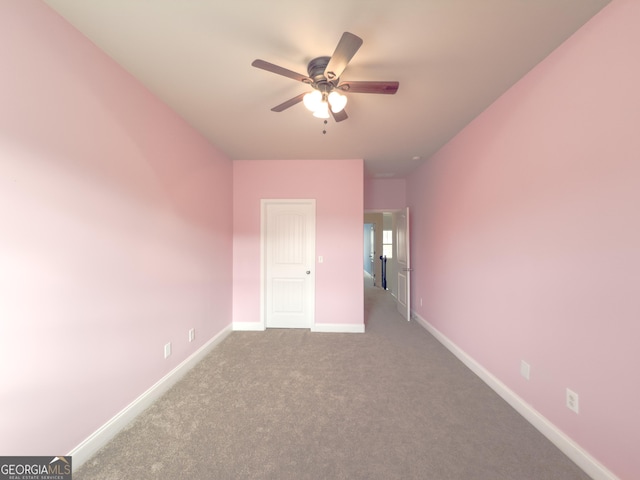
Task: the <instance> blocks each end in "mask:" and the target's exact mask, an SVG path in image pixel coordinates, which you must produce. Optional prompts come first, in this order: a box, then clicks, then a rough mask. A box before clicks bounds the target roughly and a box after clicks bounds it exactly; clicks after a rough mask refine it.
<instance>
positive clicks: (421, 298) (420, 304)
mask: <svg viewBox="0 0 640 480" xmlns="http://www.w3.org/2000/svg"><path fill="white" fill-rule="evenodd" d="M420 306H422V298H421V299H420Z"/></svg>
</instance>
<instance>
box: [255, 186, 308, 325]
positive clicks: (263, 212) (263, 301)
mask: <svg viewBox="0 0 640 480" xmlns="http://www.w3.org/2000/svg"><path fill="white" fill-rule="evenodd" d="M274 204H280V205H282V204H306V205H311V206H313V211H314V212H315V211H316V200H315V199H313V198H312V199H308V198H303V199H261V200H260V324H259V327H260V329H262V330H266V328H267V321H266V305H267V298H266V287H267V276H266V275H267V271H266V260H267V258H266V247H267V237H266V232H267V229H266V220H267V206H268V205H274ZM311 240H312V242H313V243H312V244H313V248H312V250H313V255H312V258H313V259H314V263H313V265H311V266H310V268H311V273H310V274H309V280H310V281H311V282H312V285H313V288H312V291H313V295H311V297H310V298H309V302H310V303H309V309H310V312H311V322H310V325H309V328H311V329H313V328H314V326H315V276H316V272H315V217H314V231H313V232H312V236H311Z"/></svg>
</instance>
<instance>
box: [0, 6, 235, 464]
mask: <svg viewBox="0 0 640 480" xmlns="http://www.w3.org/2000/svg"><path fill="white" fill-rule="evenodd" d="M0 67H1V69H2V72H3V73H2V75H0V105H1V108H0V172H1V173H0V219H2V221H1V222H0V229H1V232H0V432H2V434H1V435H0V452H1V453H2V455H52V454H54V453H55V454H61V453H62V454H64V453H67V452H69V451H70V450H71V449H72V448H74V447H76V446H77V445H78V444H79V443H80V442H81V441H83V440H84V439H85V438H86V437H87V436H88V435H90V434H91V433H93V432H94V431H95V430H96V429H97V428H99V427H100V426H102V425H103V424H104V423H105V422H106V421H107V420H109V419H110V418H112V417H113V416H114V415H115V414H116V413H118V412H119V411H120V410H121V409H122V408H124V407H125V406H126V405H128V404H129V403H130V402H132V401H133V400H134V399H135V398H136V397H138V396H139V395H140V394H141V393H143V392H144V391H145V390H147V389H148V388H149V387H151V386H152V385H153V384H154V383H155V382H156V381H158V380H159V379H160V378H162V377H163V376H164V375H165V374H167V373H168V372H169V371H170V370H172V369H173V368H174V367H176V365H178V364H179V363H180V362H181V361H182V360H184V359H185V358H187V357H188V356H189V355H191V354H192V353H194V351H195V350H197V349H198V348H199V347H201V346H202V345H203V344H204V343H205V342H206V341H207V340H208V339H210V338H212V337H213V336H215V335H216V334H217V333H218V332H220V331H221V330H222V329H223V328H224V327H226V326H228V325H229V324H230V323H231V300H230V299H231V249H232V211H231V201H232V194H231V183H232V167H231V162H230V161H228V160H227V159H226V158H224V157H223V156H222V155H221V154H220V153H219V152H218V151H216V150H215V149H214V148H213V147H212V146H211V145H210V144H209V143H207V142H206V141H205V140H204V139H203V138H202V137H201V136H199V135H198V134H197V133H195V132H194V131H193V130H192V129H191V128H190V127H188V126H187V125H186V124H185V122H184V121H182V120H181V119H180V118H178V117H177V116H176V115H175V114H174V113H172V112H171V111H170V110H169V109H168V108H167V107H166V106H165V105H163V104H161V103H160V102H159V101H157V100H156V99H155V98H154V97H153V96H152V95H151V94H150V93H149V92H148V91H146V90H144V89H143V88H142V87H141V86H140V85H139V84H138V83H137V82H136V81H134V80H133V79H132V78H131V77H130V76H129V75H128V74H126V73H124V72H123V71H122V70H121V69H120V68H119V67H118V66H116V65H115V64H114V63H113V62H112V61H111V60H110V59H109V58H107V57H106V56H105V55H104V54H102V53H100V52H99V51H98V50H97V49H96V48H95V47H94V46H93V45H92V44H91V43H90V42H89V41H88V40H86V39H85V38H84V37H82V36H81V35H80V34H79V33H78V32H77V31H75V30H74V29H73V28H71V27H70V26H69V25H68V24H67V23H66V22H65V21H64V20H62V19H61V18H60V17H59V16H58V15H57V14H55V13H53V12H52V11H50V9H49V8H48V7H46V6H45V5H44V4H42V3H41V2H36V1H28V2H27V1H10V2H2V3H1V5H0ZM192 327H195V329H196V341H195V342H193V343H188V342H187V332H188V329H190V328H192ZM169 341H171V342H173V355H172V356H171V357H170V358H169V359H168V360H164V359H163V345H164V344H165V343H166V342H169Z"/></svg>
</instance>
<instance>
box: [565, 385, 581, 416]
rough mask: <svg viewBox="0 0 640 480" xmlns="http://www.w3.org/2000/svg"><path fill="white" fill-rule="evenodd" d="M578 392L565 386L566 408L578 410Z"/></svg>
mask: <svg viewBox="0 0 640 480" xmlns="http://www.w3.org/2000/svg"><path fill="white" fill-rule="evenodd" d="M578 402H579V398H578V394H577V393H576V392H574V391H573V390H570V389H568V388H567V408H568V409H569V410H573V411H574V412H576V413H579V412H580V404H579V403H578Z"/></svg>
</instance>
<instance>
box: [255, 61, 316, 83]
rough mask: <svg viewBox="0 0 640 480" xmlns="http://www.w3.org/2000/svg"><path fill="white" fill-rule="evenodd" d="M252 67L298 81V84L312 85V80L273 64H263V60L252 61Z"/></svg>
mask: <svg viewBox="0 0 640 480" xmlns="http://www.w3.org/2000/svg"><path fill="white" fill-rule="evenodd" d="M251 65H252V66H254V67H256V68H261V69H262V70H266V71H267V72H272V73H276V74H278V75H282V76H283V77H289V78H293V79H294V80H298V81H299V82H303V83H308V84H312V83H313V80H311V79H310V78H309V77H307V76H306V75H302V74H301V73H296V72H294V71H293V70H288V69H286V68H283V67H279V66H278V65H274V64H273V63H269V62H265V61H264V60H259V59H258V60H254V61H253V63H251Z"/></svg>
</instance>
